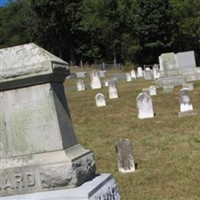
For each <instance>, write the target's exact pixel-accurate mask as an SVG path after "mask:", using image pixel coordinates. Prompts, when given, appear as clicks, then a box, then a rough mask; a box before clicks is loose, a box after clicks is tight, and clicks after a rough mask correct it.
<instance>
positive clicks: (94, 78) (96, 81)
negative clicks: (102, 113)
mask: <svg viewBox="0 0 200 200" xmlns="http://www.w3.org/2000/svg"><path fill="white" fill-rule="evenodd" d="M90 78H91V82H90V86H91V88H92V89H100V88H101V80H100V77H99V73H98V72H97V71H93V72H91V73H90Z"/></svg>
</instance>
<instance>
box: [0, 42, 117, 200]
mask: <svg viewBox="0 0 200 200" xmlns="http://www.w3.org/2000/svg"><path fill="white" fill-rule="evenodd" d="M0 57H1V58H2V60H1V71H0V113H1V115H0V127H1V131H0V138H1V140H0V174H1V176H0V196H9V197H1V200H11V199H13V200H16V199H20V200H21V199H37V200H42V199H44V196H46V195H47V196H48V195H49V194H50V193H48V192H47V193H45V194H44V193H43V192H44V191H52V190H58V189H62V191H65V192H64V193H63V192H61V193H54V192H51V194H52V195H49V196H48V198H46V199H47V200H48V199H52V200H61V199H77V198H76V197H77V195H76V193H75V192H74V194H73V195H72V196H71V197H72V198H70V197H69V196H70V195H71V194H69V193H68V192H67V189H66V188H69V187H70V188H71V187H76V186H79V185H81V184H83V183H84V182H86V181H87V180H89V179H91V178H94V179H95V162H94V159H93V154H92V152H91V151H90V150H86V149H84V148H83V147H82V146H81V145H80V144H78V143H77V140H76V137H75V134H74V130H73V126H72V121H71V117H70V113H69V109H68V105H67V101H66V98H65V94H64V86H63V84H62V83H63V81H64V80H65V77H66V75H67V69H68V64H67V63H66V62H64V61H63V60H61V59H59V58H58V57H56V56H54V55H52V54H51V53H49V52H47V51H45V50H44V49H42V48H40V47H38V46H37V45H35V44H33V43H31V44H26V45H21V46H16V47H12V48H5V49H0ZM107 178H108V177H107ZM102 181H103V180H102ZM104 181H105V180H104ZM112 187H113V189H114V190H115V188H116V186H114V185H113V186H112ZM115 191H116V190H115ZM26 193H31V194H26ZM35 193H37V198H34V197H35ZM77 193H80V197H81V195H84V192H81V191H80V190H79V189H78V188H77ZM19 194H22V195H19ZM25 194H26V195H25ZM10 195H14V196H10ZM18 195H19V196H18ZM24 195H25V196H24ZM62 195H63V196H62ZM101 195H102V194H101ZM52 196H56V197H55V198H52Z"/></svg>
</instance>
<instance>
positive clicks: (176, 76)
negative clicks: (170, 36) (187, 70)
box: [156, 53, 185, 87]
mask: <svg viewBox="0 0 200 200" xmlns="http://www.w3.org/2000/svg"><path fill="white" fill-rule="evenodd" d="M159 65H160V77H159V79H157V80H156V86H157V87H164V86H177V85H182V84H183V83H185V78H184V76H183V74H182V72H181V70H180V68H179V66H178V64H177V60H176V55H175V54H174V53H165V54H162V55H161V56H159Z"/></svg>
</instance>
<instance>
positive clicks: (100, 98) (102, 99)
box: [95, 93, 106, 107]
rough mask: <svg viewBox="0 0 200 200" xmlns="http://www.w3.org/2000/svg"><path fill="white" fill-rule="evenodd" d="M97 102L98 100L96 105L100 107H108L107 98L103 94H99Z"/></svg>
mask: <svg viewBox="0 0 200 200" xmlns="http://www.w3.org/2000/svg"><path fill="white" fill-rule="evenodd" d="M95 100H96V105H97V106H98V107H103V106H106V101H105V97H104V95H103V94H102V93H98V94H97V95H96V96H95Z"/></svg>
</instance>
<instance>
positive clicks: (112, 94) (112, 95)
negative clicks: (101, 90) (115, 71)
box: [108, 80, 118, 99]
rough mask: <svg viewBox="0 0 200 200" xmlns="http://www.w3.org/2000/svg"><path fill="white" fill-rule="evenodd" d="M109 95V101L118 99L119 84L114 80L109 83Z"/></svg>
mask: <svg viewBox="0 0 200 200" xmlns="http://www.w3.org/2000/svg"><path fill="white" fill-rule="evenodd" d="M108 93H109V99H117V98H118V91H117V82H116V81H114V80H110V81H109V83H108Z"/></svg>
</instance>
